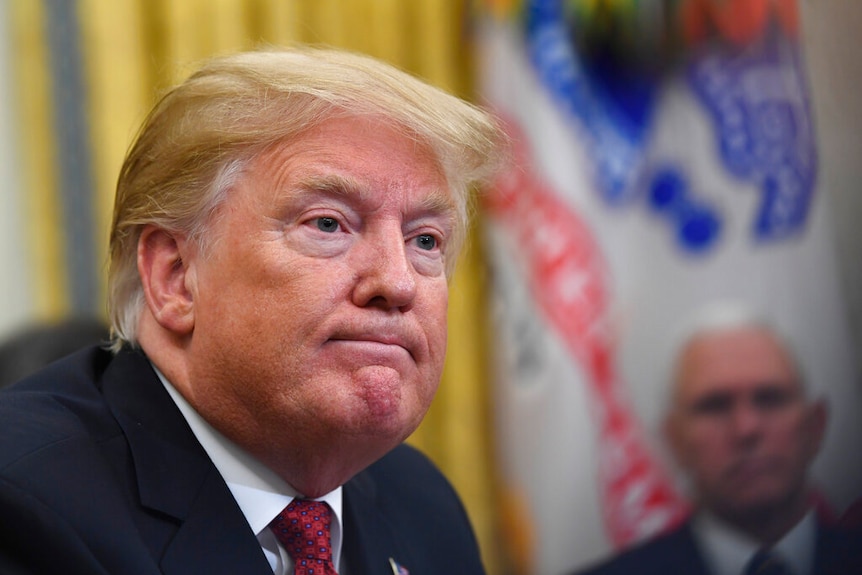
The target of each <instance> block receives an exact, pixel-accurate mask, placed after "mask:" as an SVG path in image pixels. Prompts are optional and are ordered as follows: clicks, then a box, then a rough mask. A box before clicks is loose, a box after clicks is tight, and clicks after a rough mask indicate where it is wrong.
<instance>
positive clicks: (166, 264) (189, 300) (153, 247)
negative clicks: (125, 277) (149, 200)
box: [138, 225, 195, 336]
mask: <svg viewBox="0 0 862 575" xmlns="http://www.w3.org/2000/svg"><path fill="white" fill-rule="evenodd" d="M184 246H185V242H184V241H183V240H182V239H178V238H177V237H176V236H174V235H173V234H171V233H170V232H167V231H165V230H163V229H161V228H158V227H156V226H153V225H147V226H145V227H144V229H143V231H142V232H141V237H140V238H139V239H138V273H139V274H140V276H141V283H142V284H143V287H144V297H145V298H146V300H147V306H148V307H149V310H150V313H151V314H152V315H153V317H154V318H155V320H156V322H158V324H159V325H160V326H162V327H163V328H165V329H166V330H168V331H170V332H172V333H174V334H176V335H180V336H184V335H188V334H190V333H191V332H192V330H193V329H194V323H195V321H194V297H193V293H192V291H191V290H190V289H189V288H190V286H191V281H190V280H191V279H192V278H191V275H190V271H189V266H188V262H187V261H184V260H183V253H182V252H183V251H184V249H183V248H184Z"/></svg>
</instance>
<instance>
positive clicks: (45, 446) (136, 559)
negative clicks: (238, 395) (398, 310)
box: [0, 348, 483, 575]
mask: <svg viewBox="0 0 862 575" xmlns="http://www.w3.org/2000/svg"><path fill="white" fill-rule="evenodd" d="M0 421H3V422H4V429H5V431H4V433H3V434H2V435H0V518H2V519H0V573H3V574H4V575H5V574H7V573H32V574H35V573H61V572H62V573H64V574H66V575H73V574H81V575H84V574H87V575H96V574H100V573H105V574H107V573H112V574H119V573H122V574H123V575H137V574H140V575H144V574H155V573H166V574H184V575H186V574H191V573H207V574H208V575H216V574H219V573H224V574H237V573H242V574H244V575H254V574H260V575H265V574H270V573H272V571H271V569H270V567H269V565H268V564H267V562H266V560H265V559H264V556H263V553H262V551H261V548H260V545H259V544H258V541H257V539H256V538H255V535H254V533H252V531H251V529H250V528H249V526H248V523H247V522H246V520H245V518H244V517H243V515H242V512H241V511H240V509H239V507H238V506H237V504H236V502H235V501H234V499H233V497H232V495H231V493H230V491H229V489H228V487H227V485H226V484H225V483H224V481H223V480H222V478H221V476H220V475H219V473H218V471H217V470H216V468H215V467H214V466H213V464H212V463H211V462H210V460H209V458H208V457H207V455H206V453H205V452H204V451H203V449H202V448H201V446H200V444H199V443H198V442H197V440H196V439H195V437H194V435H193V434H192V432H191V430H190V429H189V427H188V425H187V424H186V422H185V420H184V419H183V417H182V415H181V414H180V412H179V410H178V409H177V407H176V406H175V404H174V403H173V401H172V400H171V398H170V396H169V395H168V393H167V392H166V391H165V389H164V388H163V386H162V384H161V382H160V381H159V380H158V378H157V377H156V375H155V373H154V372H153V371H152V368H151V367H150V365H149V362H148V361H147V359H146V358H145V356H144V355H143V354H142V353H140V352H136V351H128V350H124V351H122V352H120V354H119V355H117V356H116V357H113V355H112V354H111V353H110V352H107V351H104V350H101V349H98V348H92V349H89V350H86V351H84V352H81V353H78V354H75V355H74V356H72V357H70V358H68V359H65V360H62V361H60V362H58V363H55V364H53V365H51V366H50V367H49V368H47V369H45V370H44V371H41V372H40V373H38V374H36V375H34V376H32V377H30V378H28V379H27V380H25V381H24V382H22V383H20V384H17V385H16V386H13V387H12V388H10V389H7V390H5V391H4V392H3V393H2V394H0ZM288 432H289V431H288ZM344 529H345V536H344V544H345V550H344V557H345V560H346V562H347V566H348V569H349V572H350V573H351V574H353V575H361V574H364V573H369V574H370V573H390V572H391V567H390V565H389V558H393V559H394V560H395V561H397V562H398V563H399V564H401V565H403V566H404V567H406V568H407V569H408V570H409V571H410V573H411V575H422V574H428V575H432V574H434V575H436V574H440V573H452V574H458V573H464V574H468V573H469V574H475V573H482V572H483V570H482V566H481V562H480V558H479V556H478V553H477V547H476V542H475V540H474V537H473V534H472V531H471V529H470V525H469V523H468V520H467V517H466V515H465V513H464V510H463V508H462V507H461V504H460V502H459V500H458V498H457V497H456V495H455V493H454V492H453V490H452V488H451V487H450V486H449V484H448V483H447V482H446V480H445V479H444V478H443V477H442V476H441V475H440V473H439V472H438V471H437V470H436V469H435V468H434V467H433V465H431V464H430V463H429V462H428V461H427V459H425V457H424V456H422V455H421V454H419V453H418V452H417V451H415V450H414V449H412V448H410V447H407V446H401V447H398V448H396V449H395V450H393V451H392V452H390V453H389V454H388V455H386V456H385V457H383V458H382V459H381V460H379V461H378V462H377V463H375V464H373V465H371V466H370V467H369V468H368V469H367V470H366V471H364V472H361V473H360V474H358V475H357V476H355V477H354V478H353V479H352V480H351V481H349V482H348V483H347V484H345V486H344Z"/></svg>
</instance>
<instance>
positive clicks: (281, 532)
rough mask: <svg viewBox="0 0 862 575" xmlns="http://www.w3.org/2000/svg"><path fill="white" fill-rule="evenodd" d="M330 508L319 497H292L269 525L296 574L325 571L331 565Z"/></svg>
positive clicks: (311, 574) (330, 570)
mask: <svg viewBox="0 0 862 575" xmlns="http://www.w3.org/2000/svg"><path fill="white" fill-rule="evenodd" d="M331 523H332V509H330V507H329V505H328V504H326V503H325V502H322V501H309V500H308V499H294V500H293V501H292V502H291V503H290V505H288V506H287V507H285V508H284V511H282V512H281V513H279V514H278V515H277V516H276V517H275V519H273V520H272V522H271V523H270V525H269V527H270V529H271V530H272V532H273V533H275V536H276V538H277V539H278V540H279V542H280V543H281V544H282V545H283V546H284V549H285V550H286V551H287V552H288V554H289V555H290V556H291V558H292V559H293V562H294V566H295V573H296V575H324V574H326V575H328V574H330V573H335V569H334V567H333V566H332V544H331V539H330V524H331Z"/></svg>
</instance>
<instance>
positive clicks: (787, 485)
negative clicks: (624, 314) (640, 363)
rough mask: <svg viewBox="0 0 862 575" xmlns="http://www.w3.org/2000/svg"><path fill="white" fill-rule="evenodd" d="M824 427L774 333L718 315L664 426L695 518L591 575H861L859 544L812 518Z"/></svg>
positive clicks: (823, 415) (705, 323)
mask: <svg viewBox="0 0 862 575" xmlns="http://www.w3.org/2000/svg"><path fill="white" fill-rule="evenodd" d="M826 422H827V410H826V405H825V404H824V402H823V401H822V400H820V399H815V398H813V397H811V395H810V392H809V390H808V389H807V386H806V384H805V381H804V377H803V374H802V372H801V370H800V366H799V365H798V363H797V359H796V357H794V354H793V352H792V351H791V349H790V347H789V346H788V344H787V342H786V341H785V340H784V339H783V338H782V337H781V336H780V335H779V334H778V333H777V332H776V331H775V329H773V328H772V327H771V326H770V325H769V324H768V323H767V322H765V321H764V320H762V319H760V318H758V317H756V316H755V315H754V314H752V313H749V312H747V311H745V310H744V309H743V308H742V307H739V306H721V307H720V308H715V309H710V311H708V312H706V313H705V314H704V315H703V316H702V317H699V318H698V319H697V320H696V321H695V322H694V324H693V327H692V328H691V329H690V330H688V331H687V335H686V337H685V338H683V344H682V346H681V348H680V351H679V353H678V356H677V358H676V363H675V368H674V370H673V376H672V394H671V401H670V406H669V409H668V413H667V417H666V421H665V433H666V439H667V442H668V445H669V447H670V449H671V451H672V453H673V455H674V457H675V459H676V461H677V463H678V464H679V466H680V468H681V470H682V471H683V472H684V473H685V475H686V477H687V479H688V480H689V482H690V487H691V491H692V493H691V495H692V498H693V502H694V505H695V513H694V514H693V516H692V518H691V519H690V520H689V521H687V522H686V523H684V524H683V525H682V526H681V527H679V528H677V529H676V530H674V531H672V532H670V533H669V534H666V535H664V536H661V537H658V538H657V539H654V540H652V541H648V542H646V543H645V544H642V545H640V546H637V547H635V548H634V549H632V550H629V551H627V552H624V553H622V554H621V555H620V556H618V557H616V558H614V559H612V560H611V561H610V562H608V563H606V564H604V565H602V566H599V567H598V568H596V569H594V570H592V571H590V572H589V573H591V574H592V575H613V574H623V573H655V574H658V573H686V574H689V575H691V574H704V575H707V574H711V575H749V574H754V573H760V574H762V575H766V574H781V573H784V574H788V575H789V574H794V575H809V574H818V573H855V572H857V571H855V570H854V569H857V568H858V567H859V563H858V562H854V561H858V558H857V559H854V558H853V557H851V552H852V551H853V549H852V542H851V541H850V540H849V538H848V536H847V535H845V534H843V533H838V532H837V531H836V530H834V529H832V528H831V527H830V526H828V525H825V521H824V520H823V519H822V518H821V517H818V514H817V512H816V510H815V506H814V502H815V497H814V494H813V492H812V486H811V483H810V481H809V468H810V466H811V463H812V462H813V460H814V458H815V457H816V455H817V453H818V451H819V449H820V443H821V440H822V438H823V435H824V432H825V429H826Z"/></svg>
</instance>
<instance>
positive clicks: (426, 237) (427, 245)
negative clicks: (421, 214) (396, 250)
mask: <svg viewBox="0 0 862 575" xmlns="http://www.w3.org/2000/svg"><path fill="white" fill-rule="evenodd" d="M416 243H417V244H418V245H419V247H420V248H422V249H423V250H428V251H430V250H433V249H434V248H436V247H437V238H435V237H434V236H432V235H430V234H422V235H421V236H418V237H417V238H416Z"/></svg>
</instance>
